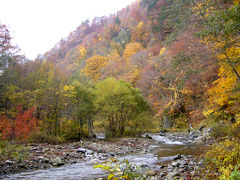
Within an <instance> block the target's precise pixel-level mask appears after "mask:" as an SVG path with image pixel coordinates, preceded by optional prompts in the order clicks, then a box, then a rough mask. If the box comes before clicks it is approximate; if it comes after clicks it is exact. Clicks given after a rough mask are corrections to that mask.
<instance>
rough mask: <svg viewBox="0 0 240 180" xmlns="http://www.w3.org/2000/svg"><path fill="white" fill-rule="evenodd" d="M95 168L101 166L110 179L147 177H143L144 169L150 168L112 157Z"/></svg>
mask: <svg viewBox="0 0 240 180" xmlns="http://www.w3.org/2000/svg"><path fill="white" fill-rule="evenodd" d="M94 168H101V169H102V170H104V171H107V172H108V179H136V178H140V179H146V178H144V177H143V171H144V170H149V169H147V168H144V167H138V166H137V165H135V164H130V163H129V161H128V160H126V159H124V160H123V161H117V160H115V159H112V160H110V161H106V162H104V163H103V164H99V165H95V166H94Z"/></svg>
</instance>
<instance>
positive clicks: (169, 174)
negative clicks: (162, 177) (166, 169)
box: [167, 171, 180, 180]
mask: <svg viewBox="0 0 240 180" xmlns="http://www.w3.org/2000/svg"><path fill="white" fill-rule="evenodd" d="M179 175H180V173H179V172H178V171H173V172H170V173H168V175H167V179H168V180H173V179H174V177H175V176H179Z"/></svg>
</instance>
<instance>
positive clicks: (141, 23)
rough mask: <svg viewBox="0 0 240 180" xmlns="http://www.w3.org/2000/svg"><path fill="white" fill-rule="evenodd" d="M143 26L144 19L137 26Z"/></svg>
mask: <svg viewBox="0 0 240 180" xmlns="http://www.w3.org/2000/svg"><path fill="white" fill-rule="evenodd" d="M142 27H143V21H140V22H139V23H138V25H137V28H138V29H140V28H142Z"/></svg>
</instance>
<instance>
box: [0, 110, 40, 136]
mask: <svg viewBox="0 0 240 180" xmlns="http://www.w3.org/2000/svg"><path fill="white" fill-rule="evenodd" d="M35 110H36V109H35V108H30V109H28V110H27V111H22V108H21V107H18V108H17V112H16V117H15V118H14V119H8V118H7V117H6V116H0V139H8V140H12V139H27V138H28V137H29V134H30V133H31V132H33V131H35V130H37V128H38V123H37V119H36V117H34V112H35Z"/></svg>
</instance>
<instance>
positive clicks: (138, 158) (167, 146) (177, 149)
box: [2, 134, 198, 180]
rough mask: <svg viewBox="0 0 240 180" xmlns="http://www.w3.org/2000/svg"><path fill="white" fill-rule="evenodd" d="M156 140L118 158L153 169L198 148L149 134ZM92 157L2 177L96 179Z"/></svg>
mask: <svg viewBox="0 0 240 180" xmlns="http://www.w3.org/2000/svg"><path fill="white" fill-rule="evenodd" d="M151 137H152V139H153V140H155V141H156V145H154V146H151V147H149V148H150V149H152V151H151V152H146V153H143V152H141V153H132V154H129V155H126V156H121V157H119V158H118V159H119V160H123V159H128V160H129V162H130V163H133V164H136V165H143V164H144V165H148V166H150V167H151V169H155V168H156V167H157V166H158V165H161V164H163V163H166V162H169V161H172V160H173V159H174V158H175V157H176V155H177V154H181V155H193V154H195V153H196V152H197V151H198V150H197V149H196V148H194V147H190V146H189V145H187V144H186V143H185V142H184V141H181V137H180V138H179V140H178V139H177V140H172V139H170V138H168V137H165V136H160V135H155V134H152V135H151ZM93 166H94V159H92V160H89V161H84V162H81V163H76V164H67V165H64V166H61V167H57V168H50V169H46V170H35V171H28V172H22V173H17V174H11V175H6V176H3V177H2V178H3V179H6V180H13V179H39V180H40V179H53V180H72V179H97V178H99V177H103V176H104V175H105V174H104V172H103V171H102V170H101V169H94V168H93Z"/></svg>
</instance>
